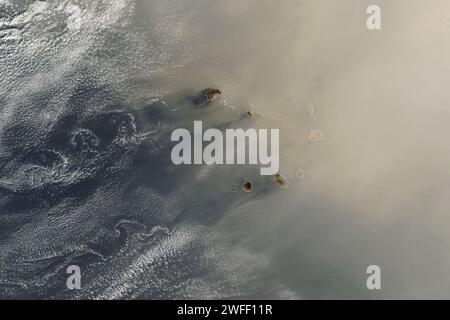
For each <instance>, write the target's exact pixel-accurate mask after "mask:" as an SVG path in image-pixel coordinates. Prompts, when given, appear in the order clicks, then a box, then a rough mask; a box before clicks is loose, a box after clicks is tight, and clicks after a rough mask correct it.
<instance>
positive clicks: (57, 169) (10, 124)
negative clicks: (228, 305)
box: [0, 0, 450, 300]
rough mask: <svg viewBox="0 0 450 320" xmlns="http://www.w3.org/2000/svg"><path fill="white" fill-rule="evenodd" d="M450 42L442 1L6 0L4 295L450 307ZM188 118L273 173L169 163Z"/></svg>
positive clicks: (0, 85)
mask: <svg viewBox="0 0 450 320" xmlns="http://www.w3.org/2000/svg"><path fill="white" fill-rule="evenodd" d="M375 3H376V4H378V5H379V6H380V7H381V10H382V11H381V12H382V15H381V19H382V20H381V23H382V24H381V26H382V27H381V28H380V30H369V29H368V27H367V25H366V20H367V18H368V13H367V12H366V9H367V8H368V6H370V5H372V4H375ZM431 3H433V4H432V5H431ZM405 7H406V8H405ZM449 39H450V3H449V2H448V1H446V0H432V1H420V0H410V1H408V2H407V5H406V4H405V1H400V0H392V1H387V0H378V1H366V0H342V1H329V0H314V1H312V0H283V1H274V0H48V1H39V0H0V299H64V300H65V299H102V300H103V299H105V300H110V299H170V300H172V299H282V300H285V299H295V300H297V299H420V298H450V290H449V289H450V277H448V270H449V269H450V232H449V226H450V211H449V208H450V197H449V196H448V190H449V187H450V148H449V145H450V143H449V137H450V126H449V125H448V123H449V119H450V108H449V107H448V104H449V101H450V88H449V86H450V82H449V81H448V77H449V74H450V60H449V59H450V58H449V57H450V41H449ZM194 121H201V122H202V123H203V130H206V129H208V128H217V129H218V130H219V131H221V132H225V130H227V129H237V128H242V129H244V130H247V129H250V128H255V129H278V130H279V174H277V175H274V176H272V175H262V174H261V172H260V166H258V165H254V164H224V165H208V164H206V163H204V162H202V163H201V164H191V165H188V164H186V165H175V164H174V163H173V161H172V159H171V152H172V149H173V147H174V145H175V143H174V142H173V141H172V139H171V135H172V132H173V131H174V130H176V129H179V128H185V129H187V130H189V131H192V129H193V126H194ZM237 152H238V153H239V152H241V151H239V150H238V151H237ZM374 265H375V266H377V269H376V270H379V271H380V272H381V290H371V288H369V285H368V282H367V278H368V277H369V276H370V274H368V270H369V269H368V267H369V266H374ZM69 266H76V267H77V268H78V270H79V271H80V272H81V284H80V287H79V288H78V287H77V288H76V289H74V290H72V289H73V288H70V287H68V277H69V276H70V273H68V267H69ZM372 289H373V288H372ZM376 289H379V288H376Z"/></svg>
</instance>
